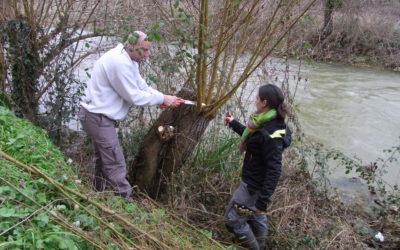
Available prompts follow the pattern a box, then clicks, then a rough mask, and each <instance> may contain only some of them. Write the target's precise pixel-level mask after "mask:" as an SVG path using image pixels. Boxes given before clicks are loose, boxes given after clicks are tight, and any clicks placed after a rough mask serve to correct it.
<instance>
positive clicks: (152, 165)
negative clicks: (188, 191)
mask: <svg viewBox="0 0 400 250" xmlns="http://www.w3.org/2000/svg"><path fill="white" fill-rule="evenodd" d="M177 96H179V97H181V98H184V99H188V100H194V99H195V96H194V92H193V91H191V90H189V89H186V88H183V89H182V90H181V91H180V92H179V93H178V95H177ZM204 114H205V112H204V113H200V114H197V113H196V112H195V107H194V106H191V105H181V106H179V107H178V108H176V109H167V110H165V111H164V112H163V113H162V114H161V115H160V117H159V118H158V120H157V121H156V122H155V123H154V125H153V127H152V128H151V129H150V131H149V132H148V133H147V135H146V137H145V140H144V143H143V144H142V146H141V148H140V150H139V153H138V155H137V156H136V158H135V161H134V163H133V165H132V166H131V167H130V168H129V173H128V176H129V179H130V181H131V182H132V183H133V184H135V185H138V186H139V188H140V189H141V190H143V191H145V192H147V193H148V194H149V195H150V196H151V197H154V198H157V197H158V196H159V194H162V193H165V192H166V190H167V187H168V184H170V183H171V180H172V178H173V176H174V174H175V173H176V172H177V171H178V170H179V169H180V168H181V167H182V165H183V164H184V163H185V161H186V159H187V158H188V157H189V156H190V154H191V153H192V152H193V150H194V148H195V146H196V145H197V143H198V140H199V139H200V138H201V136H202V135H203V134H204V132H205V130H206V128H207V126H208V124H209V123H210V121H211V120H212V119H214V117H210V116H209V117H204V116H203V115H204ZM160 126H164V128H165V130H166V132H163V133H160V132H159V131H158V128H159V127H160ZM168 126H173V127H174V130H173V132H171V131H170V130H169V129H168Z"/></svg>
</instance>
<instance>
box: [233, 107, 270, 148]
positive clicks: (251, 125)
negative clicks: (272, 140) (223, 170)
mask: <svg viewBox="0 0 400 250" xmlns="http://www.w3.org/2000/svg"><path fill="white" fill-rule="evenodd" d="M276 114H277V112H276V110H275V109H271V110H269V111H267V112H263V113H259V112H257V113H254V114H251V115H250V119H249V121H248V122H247V124H246V125H247V126H246V128H245V130H244V131H243V134H242V136H241V137H240V143H239V150H240V152H244V151H245V150H246V143H245V142H246V140H247V138H248V137H249V136H250V135H251V134H253V133H254V132H256V131H257V130H259V129H260V128H261V127H262V126H263V125H264V124H265V123H266V122H268V121H271V120H272V119H274V118H275V117H276Z"/></svg>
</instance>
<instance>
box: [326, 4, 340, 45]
mask: <svg viewBox="0 0 400 250" xmlns="http://www.w3.org/2000/svg"><path fill="white" fill-rule="evenodd" d="M342 4H343V2H342V0H324V6H325V9H324V26H323V27H322V29H321V40H325V38H327V37H328V36H329V35H330V34H332V32H333V13H334V11H335V10H337V9H339V8H341V7H342Z"/></svg>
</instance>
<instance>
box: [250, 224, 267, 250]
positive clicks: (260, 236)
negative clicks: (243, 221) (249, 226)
mask: <svg viewBox="0 0 400 250" xmlns="http://www.w3.org/2000/svg"><path fill="white" fill-rule="evenodd" d="M253 233H254V237H255V238H256V240H257V242H258V246H259V248H260V250H263V249H264V248H265V241H266V238H267V234H268V231H267V230H254V229H253Z"/></svg>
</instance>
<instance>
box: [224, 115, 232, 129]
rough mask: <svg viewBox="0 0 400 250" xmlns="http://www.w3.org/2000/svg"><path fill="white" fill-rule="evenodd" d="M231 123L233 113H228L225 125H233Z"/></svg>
mask: <svg viewBox="0 0 400 250" xmlns="http://www.w3.org/2000/svg"><path fill="white" fill-rule="evenodd" d="M231 121H233V116H232V115H231V112H229V111H228V112H226V114H225V119H224V125H225V126H228V124H229V123H231Z"/></svg>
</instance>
